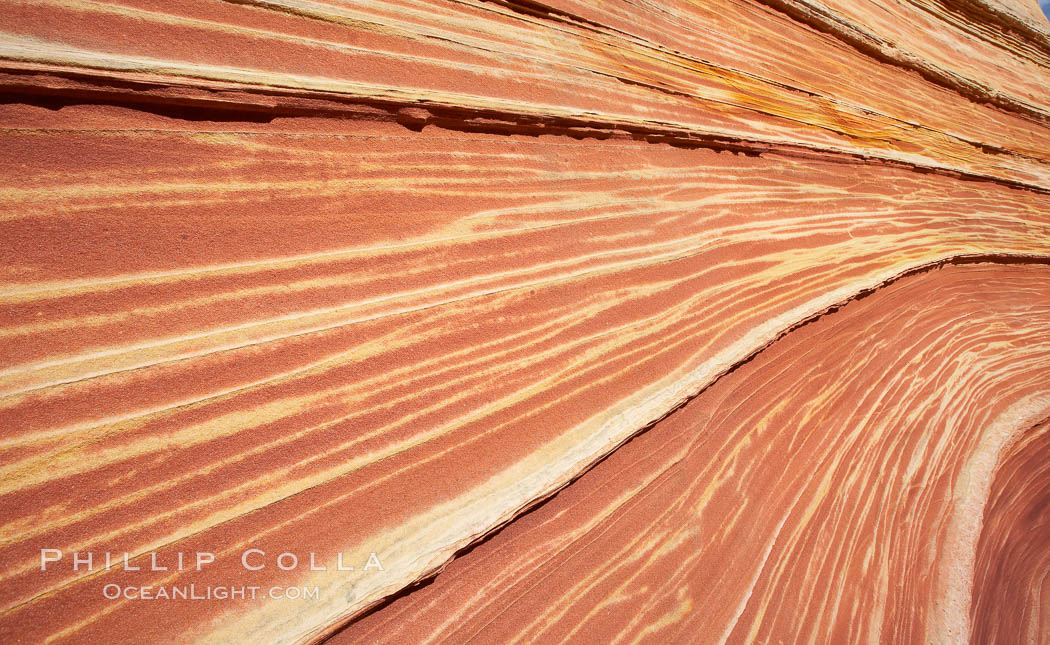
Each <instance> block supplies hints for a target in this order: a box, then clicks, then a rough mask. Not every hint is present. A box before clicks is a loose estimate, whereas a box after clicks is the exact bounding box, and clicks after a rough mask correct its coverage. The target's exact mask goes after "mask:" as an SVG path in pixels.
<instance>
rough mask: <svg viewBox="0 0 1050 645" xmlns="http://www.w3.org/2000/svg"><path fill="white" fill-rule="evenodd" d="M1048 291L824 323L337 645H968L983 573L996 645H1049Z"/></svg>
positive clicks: (964, 274)
mask: <svg viewBox="0 0 1050 645" xmlns="http://www.w3.org/2000/svg"><path fill="white" fill-rule="evenodd" d="M1048 277H1050V266H1045V265H1044V266H1011V267H1003V266H996V265H990V264H977V265H968V266H950V265H949V266H945V267H942V268H940V269H935V270H932V271H930V272H928V273H922V274H918V275H913V276H909V277H906V278H903V279H901V280H900V281H898V282H895V283H894V284H892V285H889V286H887V287H885V288H883V289H880V290H879V291H877V292H875V293H873V294H872V295H871V296H869V297H865V298H862V299H860V300H857V301H854V302H850V303H848V304H846V305H844V306H843V307H842V308H841V309H839V310H837V311H835V312H833V313H829V314H827V315H825V316H822V317H820V318H818V319H815V320H814V321H812V322H811V323H809V324H806V325H804V326H802V327H800V328H798V329H796V330H794V331H792V332H790V333H788V334H786V335H785V336H783V337H782V338H781V339H779V340H778V341H776V342H775V343H773V344H771V345H770V346H769V347H768V348H766V349H765V350H763V351H761V352H759V353H758V354H757V355H755V356H754V357H753V358H752V359H751V360H749V361H748V362H746V363H744V364H741V365H740V366H739V367H738V368H737V369H735V370H734V371H733V372H731V373H729V374H726V375H725V376H723V377H722V378H720V379H718V380H717V381H716V382H715V383H714V384H712V385H711V386H709V387H708V388H705V389H704V391H703V392H701V393H700V394H699V395H698V396H696V397H695V398H694V399H692V400H690V401H689V402H688V403H687V404H686V405H684V406H683V407H682V408H680V409H678V410H677V411H675V412H674V413H672V414H670V415H669V416H668V417H666V418H665V419H663V420H662V421H660V422H659V423H657V424H655V425H654V426H652V427H651V428H650V429H648V430H646V431H645V432H644V433H642V434H640V435H638V436H636V437H634V438H633V439H632V440H631V441H629V442H628V443H627V444H625V445H624V446H622V447H621V448H619V449H618V450H617V451H615V452H614V453H612V454H611V455H610V456H609V457H608V458H607V459H605V460H603V461H602V462H601V463H599V464H597V465H596V466H595V467H594V468H592V469H591V470H589V471H588V472H587V473H586V474H584V475H583V476H582V477H580V478H579V479H577V480H576V481H575V482H573V483H572V484H571V485H570V486H568V487H567V488H565V489H564V490H562V491H561V492H559V493H558V494H557V495H556V496H555V497H553V498H551V499H549V500H548V501H546V502H545V503H544V504H543V505H542V506H540V507H537V508H536V509H534V510H533V511H531V512H529V513H528V514H526V515H524V516H522V517H520V518H519V519H518V520H517V521H515V522H514V523H512V524H510V525H509V526H507V527H506V528H504V529H503V530H501V531H500V532H499V533H497V534H495V535H494V536H492V537H491V538H490V539H488V540H486V541H485V542H484V543H481V544H479V545H477V546H476V547H475V548H474V549H472V550H470V551H469V553H466V554H463V555H461V556H460V557H459V558H457V559H456V560H455V561H454V562H452V564H450V565H449V566H448V568H446V569H445V570H444V571H443V572H442V573H441V574H440V575H438V576H437V578H436V579H435V580H433V582H432V583H431V584H428V585H426V586H423V587H421V588H419V589H417V590H414V591H412V593H410V594H408V595H405V596H403V597H400V598H398V599H396V600H393V601H391V602H389V604H387V605H385V606H383V607H382V608H381V609H380V610H378V611H375V612H373V613H371V614H370V615H367V616H365V617H363V618H361V619H359V620H357V621H355V622H353V623H351V624H350V625H348V626H347V627H346V628H345V629H343V630H342V631H340V632H338V633H337V634H335V635H334V636H333V637H332V638H331V639H329V640H327V641H326V642H327V643H333V644H335V643H340V644H341V643H354V642H361V643H365V642H367V643H407V642H413V643H436V642H449V643H462V642H507V643H536V642H581V643H597V642H608V643H616V642H636V641H639V640H642V641H647V642H663V643H685V642H697V643H711V642H731V643H737V642H778V641H784V642H799V641H803V640H812V641H814V642H836V643H840V642H841V643H846V642H931V643H947V642H965V641H966V640H967V638H966V637H967V635H968V634H969V627H968V624H969V623H968V619H969V611H970V607H969V600H970V595H969V594H968V593H965V591H966V590H965V589H960V588H956V587H955V585H956V584H957V583H959V582H961V583H963V584H968V583H969V582H970V581H971V580H974V578H973V571H972V567H973V566H974V562H976V567H977V570H978V575H977V577H976V581H977V582H976V583H975V584H976V587H977V593H975V594H974V596H973V597H974V599H975V605H974V624H975V625H976V627H977V629H976V631H975V632H974V637H975V638H974V641H973V642H978V643H986V642H996V641H994V639H992V638H990V637H989V633H990V632H989V631H988V630H986V629H985V626H986V625H989V626H990V627H992V628H993V629H995V630H997V633H998V634H999V639H998V641H997V642H1033V643H1034V642H1042V640H1045V637H1046V634H1047V632H1046V631H1045V629H1046V622H1045V621H1046V616H1047V614H1046V613H1045V607H1046V605H1045V602H1046V600H1045V596H1044V595H1041V594H1042V593H1043V592H1045V590H1046V587H1045V583H1044V582H1043V579H1044V578H1045V573H1046V557H1047V553H1046V546H1047V537H1046V533H1045V531H1046V521H1045V514H1046V509H1045V503H1046V500H1047V498H1046V493H1047V488H1046V481H1045V480H1046V478H1045V475H1046V469H1047V465H1046V455H1047V453H1046V440H1047V436H1048V435H1047V433H1046V430H1047V423H1046V421H1044V419H1047V417H1050V389H1048V387H1047V384H1048V383H1050V280H1048V279H1047V278H1048ZM916 303H922V306H917V304H916ZM832 347H833V348H836V351H828V348H832ZM916 365H919V366H920V367H918V368H916ZM1033 420H1036V421H1037V422H1040V421H1041V423H1040V425H1038V426H1037V427H1036V428H1035V429H1033V430H1027V429H1028V428H1029V427H1031V423H1032V421H1033ZM1026 430H1027V431H1026ZM1007 446H1010V447H1009V449H1007ZM993 478H994V480H993ZM989 490H990V492H989ZM985 499H989V500H990V501H989V503H988V505H987V507H986V508H985V507H984V500H985ZM982 509H983V514H984V515H983V516H984V521H983V528H982V525H981V523H978V524H977V526H976V527H973V526H971V524H972V522H971V520H972V519H980V518H981V517H982ZM974 528H976V530H974ZM978 534H979V536H980V538H979V542H980V547H979V548H977V535H978ZM975 552H976V559H975V561H971V562H970V563H967V554H969V556H970V557H971V558H972V556H973V554H974V553H975ZM1004 560H1008V562H1004ZM1033 565H1036V566H1035V567H1033ZM960 570H961V571H960ZM956 573H958V574H959V575H956ZM1018 583H1022V584H1018ZM1025 583H1027V584H1025ZM956 595H957V596H958V598H959V599H960V600H962V601H964V604H963V606H962V607H951V604H952V599H953V597H955V596H956ZM1029 596H1031V597H1029ZM947 610H950V612H948V611H947ZM960 610H961V611H960ZM1000 621H1001V622H1000ZM997 623H998V624H997ZM1026 630H1028V631H1027V632H1026ZM1024 634H1027V638H1022V639H1018V635H1024Z"/></svg>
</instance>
